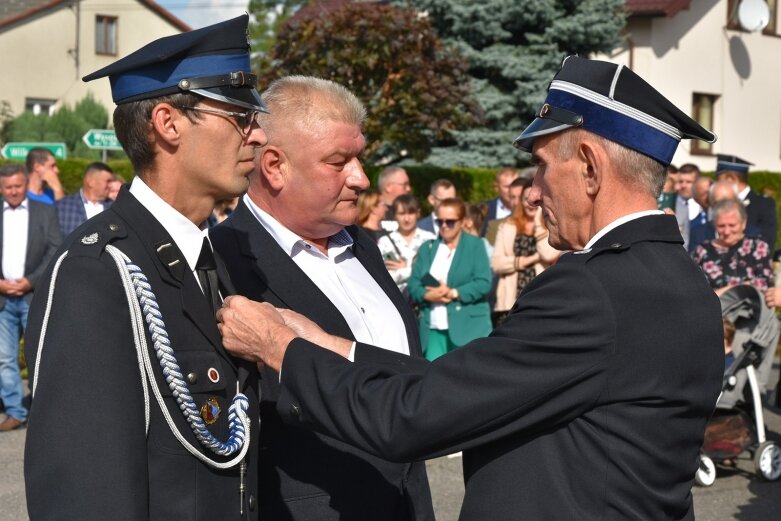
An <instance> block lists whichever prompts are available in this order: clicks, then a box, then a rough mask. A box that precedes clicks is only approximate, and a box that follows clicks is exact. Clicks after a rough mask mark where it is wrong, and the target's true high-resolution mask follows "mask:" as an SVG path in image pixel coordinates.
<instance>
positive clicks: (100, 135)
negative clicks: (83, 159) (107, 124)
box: [81, 128, 122, 150]
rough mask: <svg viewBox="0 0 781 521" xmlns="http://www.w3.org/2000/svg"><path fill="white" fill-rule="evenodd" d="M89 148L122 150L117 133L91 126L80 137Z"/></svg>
mask: <svg viewBox="0 0 781 521" xmlns="http://www.w3.org/2000/svg"><path fill="white" fill-rule="evenodd" d="M81 140H82V141H84V143H85V144H86V145H87V146H88V147H90V148H97V149H99V150H122V145H120V144H119V140H118V139H117V134H116V133H115V132H114V131H113V130H107V129H99V128H93V129H90V130H88V131H87V133H86V134H84V136H83V137H82V138H81Z"/></svg>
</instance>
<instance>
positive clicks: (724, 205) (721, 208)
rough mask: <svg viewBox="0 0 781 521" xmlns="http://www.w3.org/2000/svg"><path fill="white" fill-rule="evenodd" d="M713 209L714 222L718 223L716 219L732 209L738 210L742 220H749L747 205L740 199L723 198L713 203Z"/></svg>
mask: <svg viewBox="0 0 781 521" xmlns="http://www.w3.org/2000/svg"><path fill="white" fill-rule="evenodd" d="M711 211H712V212H713V213H712V214H711V215H712V216H713V223H714V224H715V223H716V219H718V218H719V217H721V216H722V215H724V214H726V213H729V212H732V211H736V212H738V217H740V221H741V222H746V221H747V220H748V214H747V213H746V207H745V206H743V201H741V200H740V199H722V200H721V201H719V202H717V203H716V204H714V205H713V207H712V208H711Z"/></svg>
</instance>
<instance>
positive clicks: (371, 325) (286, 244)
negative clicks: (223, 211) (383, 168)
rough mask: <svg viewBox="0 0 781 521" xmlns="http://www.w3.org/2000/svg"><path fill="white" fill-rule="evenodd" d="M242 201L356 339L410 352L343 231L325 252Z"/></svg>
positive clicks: (394, 314) (399, 324) (396, 317)
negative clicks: (338, 313) (319, 292)
mask: <svg viewBox="0 0 781 521" xmlns="http://www.w3.org/2000/svg"><path fill="white" fill-rule="evenodd" d="M244 204H246V205H247V207H248V208H249V209H250V211H251V212H252V214H253V215H254V216H255V218H256V219H257V220H258V222H260V224H261V226H263V228H265V229H266V231H268V232H269V234H270V235H271V237H273V238H274V241H276V243H277V244H278V245H279V247H280V248H282V250H283V251H284V252H285V253H286V254H287V255H289V256H290V258H291V259H292V260H293V262H295V263H296V265H298V267H299V268H301V270H302V271H303V272H304V273H305V274H306V275H307V276H308V277H309V279H310V280H311V281H312V282H313V283H314V284H315V286H317V287H318V288H319V289H320V291H322V292H323V294H324V295H325V296H326V297H327V298H328V300H330V301H331V303H332V304H333V305H334V306H335V307H336V308H337V309H338V310H339V312H340V313H341V314H342V316H343V317H344V319H345V321H346V322H347V324H348V326H349V327H350V331H352V333H353V336H354V337H355V339H356V340H357V341H358V342H363V343H367V344H371V345H375V346H378V347H382V348H384V349H387V350H389V351H395V352H398V353H403V354H405V355H409V354H410V350H409V342H408V341H407V330H406V328H405V327H404V321H403V320H402V318H401V315H400V314H399V312H398V310H397V309H396V306H394V305H393V302H391V300H390V298H388V295H386V294H385V292H384V291H383V290H382V288H380V286H379V284H377V281H375V280H374V278H373V277H372V276H371V275H370V274H369V272H368V271H366V268H364V267H363V265H362V264H361V263H360V261H358V259H356V258H355V255H353V250H352V246H353V240H352V237H350V234H348V233H347V232H346V231H345V230H341V231H340V232H339V233H337V234H336V235H333V236H331V237H330V238H329V240H328V254H327V255H325V254H323V253H322V252H321V251H320V250H319V249H317V247H316V246H315V245H313V244H310V243H309V242H307V241H305V240H304V239H302V238H301V237H299V236H298V235H296V234H295V233H293V232H292V231H290V230H289V229H287V228H285V227H284V226H283V225H282V224H281V223H280V222H279V221H277V220H276V219H275V218H274V217H272V216H271V215H270V214H268V213H266V212H264V211H263V210H261V209H260V208H259V207H258V206H257V205H256V204H255V203H254V202H253V201H252V199H250V197H249V196H248V195H245V196H244Z"/></svg>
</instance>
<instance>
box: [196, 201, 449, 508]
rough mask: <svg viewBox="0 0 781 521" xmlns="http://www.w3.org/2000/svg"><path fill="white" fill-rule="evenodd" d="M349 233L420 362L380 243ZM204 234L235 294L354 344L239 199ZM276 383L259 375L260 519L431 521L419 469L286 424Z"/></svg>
mask: <svg viewBox="0 0 781 521" xmlns="http://www.w3.org/2000/svg"><path fill="white" fill-rule="evenodd" d="M347 230H348V232H349V233H350V235H351V236H352V237H353V240H354V241H355V243H354V246H353V253H354V254H355V256H356V258H357V259H358V260H359V261H360V262H361V264H363V266H364V267H365V268H366V270H367V271H368V272H369V273H370V274H371V275H372V277H374V279H375V280H376V281H377V283H378V284H379V285H380V287H381V288H383V289H384V290H385V292H386V293H387V295H388V296H389V297H390V299H391V301H392V302H393V303H394V304H395V305H396V307H397V309H398V310H399V313H400V314H401V317H402V319H403V321H404V324H405V326H406V329H407V338H408V341H409V347H410V352H411V353H412V354H413V356H416V357H420V356H421V348H420V343H419V339H418V331H417V325H416V320H415V317H414V315H413V314H412V311H411V310H410V308H409V305H408V304H407V303H406V301H405V300H404V298H403V297H402V295H401V293H400V292H399V290H398V288H397V287H396V285H395V283H394V282H393V280H392V279H391V278H390V275H389V274H388V271H387V269H386V268H385V265H384V264H383V261H382V257H381V256H380V253H379V250H378V249H377V246H376V245H375V244H374V243H373V242H372V240H371V239H370V238H369V237H368V236H366V235H365V234H364V233H362V232H360V233H359V231H358V229H357V228H356V227H354V226H351V227H348V228H347ZM209 236H210V239H211V241H212V244H214V248H215V250H216V251H218V252H219V253H220V255H221V256H222V258H223V259H224V260H225V264H226V266H227V268H228V272H229V273H230V275H231V279H232V280H233V282H234V284H235V285H236V289H237V292H238V293H239V294H241V295H245V296H247V297H249V298H251V299H254V300H262V301H266V302H270V303H272V304H274V305H275V306H279V307H284V308H290V309H293V310H295V311H297V312H299V313H301V314H303V315H305V316H307V317H309V318H310V319H312V320H314V321H315V322H317V323H318V324H319V325H320V326H321V327H322V328H324V329H325V330H326V331H330V332H331V333H334V334H337V335H340V336H342V337H345V338H352V332H351V331H350V328H349V326H348V325H347V322H346V321H345V320H344V317H343V316H342V314H341V313H340V312H339V310H338V309H337V308H336V306H334V305H333V304H332V303H331V301H330V300H329V299H328V297H326V296H325V295H324V294H323V293H322V292H321V291H320V289H319V288H318V287H317V286H316V285H315V284H314V283H313V282H312V281H311V280H310V279H309V277H307V275H306V273H304V272H303V271H301V268H299V267H298V265H296V264H295V262H293V260H292V259H291V258H290V257H289V256H288V255H287V254H286V253H285V252H284V251H283V250H282V248H280V247H279V245H278V244H277V243H276V241H275V240H274V239H273V237H271V235H270V234H269V233H268V232H267V231H266V229H265V228H263V226H262V225H261V224H260V223H259V222H258V220H257V219H256V218H255V216H254V215H252V213H251V211H250V210H249V208H247V206H246V205H245V204H244V202H243V201H242V202H240V203H239V206H238V207H237V208H236V210H235V211H234V212H233V213H232V214H231V216H230V217H229V218H228V219H227V220H225V221H224V222H223V223H222V224H220V225H219V226H217V227H215V228H212V229H211V230H210V231H209ZM399 356H403V355H399ZM404 358H407V359H408V358H411V357H407V356H404ZM278 382H279V380H278V375H277V374H276V373H274V372H273V371H270V370H267V371H265V372H263V373H262V383H261V387H262V389H263V392H262V403H261V449H260V450H261V453H260V486H261V488H260V506H261V518H262V519H272V520H274V521H278V520H279V521H284V520H295V521H304V520H312V521H329V520H344V521H369V520H371V521H383V520H387V521H403V520H433V519H434V514H433V508H432V504H431V494H430V492H429V486H428V480H427V477H426V470H425V466H424V464H423V463H415V464H407V463H402V464H400V463H390V462H388V461H385V460H383V459H380V458H378V457H375V456H373V455H371V454H368V453H366V452H364V451H362V450H359V449H356V448H353V447H350V446H349V445H347V444H345V443H342V442H340V441H337V440H335V439H333V438H331V437H328V436H323V435H320V434H315V433H313V432H310V431H309V430H304V429H299V428H296V427H291V426H288V425H285V424H283V423H282V421H281V420H280V418H279V416H278V415H277V413H276V410H275V402H276V400H277V396H278V394H279V383H278ZM325 398H326V400H327V397H325Z"/></svg>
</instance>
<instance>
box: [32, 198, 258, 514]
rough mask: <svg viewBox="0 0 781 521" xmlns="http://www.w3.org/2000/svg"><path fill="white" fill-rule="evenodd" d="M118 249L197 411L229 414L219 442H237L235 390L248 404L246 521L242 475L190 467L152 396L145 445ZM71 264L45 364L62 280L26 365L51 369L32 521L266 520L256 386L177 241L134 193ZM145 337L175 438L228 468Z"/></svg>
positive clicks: (42, 298)
mask: <svg viewBox="0 0 781 521" xmlns="http://www.w3.org/2000/svg"><path fill="white" fill-rule="evenodd" d="M84 237H87V239H85V240H82V238H84ZM107 244H112V245H114V246H116V247H117V248H119V249H120V250H122V251H123V252H124V253H125V254H126V255H127V256H128V257H129V258H130V260H131V261H133V262H134V263H135V264H136V265H138V266H139V267H140V268H141V270H142V271H143V273H144V274H145V275H146V277H147V278H148V280H149V283H150V285H151V287H152V291H153V292H154V293H155V295H156V297H157V301H158V304H159V309H160V312H161V315H162V320H163V321H164V322H165V325H166V328H167V332H168V336H169V338H170V341H171V345H172V347H173V348H174V352H175V357H176V359H177V362H178V365H179V367H180V368H181V372H182V374H183V375H184V377H185V379H186V380H187V382H188V386H189V389H190V392H191V393H192V396H193V398H194V401H195V404H196V407H198V408H200V407H202V404H205V403H206V401H207V400H208V399H210V398H211V399H213V400H216V402H217V404H218V407H219V415H218V416H217V420H216V422H214V423H213V424H212V425H209V426H208V429H209V430H210V432H211V433H212V434H214V435H215V436H216V437H217V438H218V439H219V440H221V441H223V442H224V441H226V440H227V438H228V431H229V426H228V408H229V406H230V402H231V400H232V398H233V396H234V394H235V393H236V388H237V380H239V386H240V387H241V389H242V392H243V393H244V394H246V395H247V397H248V399H249V402H250V407H249V411H248V414H249V417H250V420H251V426H252V427H251V429H250V430H251V432H250V440H251V446H250V450H249V452H248V454H247V461H248V465H247V477H246V487H247V492H246V494H245V498H244V507H243V510H244V515H243V516H240V514H239V511H240V504H239V503H240V499H239V498H240V496H239V484H240V479H239V468H238V465H237V466H236V467H233V468H230V469H226V470H215V469H213V468H212V467H210V466H209V465H207V464H206V463H203V462H201V461H200V460H199V459H196V457H195V456H193V455H192V454H190V453H189V452H188V451H187V450H186V449H185V448H184V447H183V446H182V444H181V443H180V442H179V441H178V440H177V439H176V438H175V437H174V434H173V433H172V430H171V428H170V427H169V425H168V423H167V421H166V420H165V419H164V417H163V415H162V413H161V409H160V407H159V406H158V403H157V400H156V398H155V396H154V393H153V392H152V389H151V388H150V390H149V411H150V420H149V421H150V425H149V432H148V434H146V433H145V417H144V416H145V407H144V392H143V388H142V384H141V376H140V371H139V360H138V358H137V355H136V349H135V345H134V341H133V332H132V329H131V320H130V314H129V311H128V302H127V298H126V296H125V291H124V289H123V286H122V284H121V279H120V275H119V273H118V271H117V267H116V265H115V263H114V260H113V259H112V257H111V256H110V255H109V253H108V252H106V251H105V247H106V245H107ZM165 244H170V245H171V246H168V247H165V246H164V245H165ZM65 250H68V255H67V256H66V257H65V260H64V261H63V262H62V264H61V266H60V268H59V274H58V275H57V279H56V284H55V291H54V294H53V300H52V306H51V315H50V318H49V321H48V326H47V329H46V332H45V342H44V345H43V348H42V351H41V350H39V339H40V337H41V334H42V331H41V328H42V323H43V317H44V312H45V308H46V304H47V300H48V297H49V283H50V275H51V269H52V267H51V266H50V268H49V272H48V273H47V274H46V276H45V277H44V280H45V282H44V283H43V284H42V285H41V288H40V289H39V290H37V291H36V298H35V299H33V305H32V308H31V311H30V320H29V329H28V333H27V341H26V347H27V354H28V359H27V362H28V365H29V367H30V368H34V367H36V364H37V363H38V362H40V367H39V368H38V371H37V376H36V378H35V380H34V381H33V382H32V386H34V388H35V394H34V398H33V402H32V408H31V411H30V418H29V429H28V432H27V445H26V447H25V483H26V488H27V508H28V511H29V514H30V519H31V521H39V520H55V519H61V520H68V521H74V520H79V521H90V520H95V521H98V520H101V521H104V520H107V519H111V520H112V521H122V520H127V521H130V520H133V521H136V520H155V521H173V520H176V521H215V520H228V519H237V520H239V519H245V520H257V519H258V508H257V492H256V491H257V487H258V480H257V471H256V469H257V443H258V428H257V427H258V423H257V417H258V399H257V372H256V371H255V370H254V369H253V368H252V367H251V366H250V367H249V368H248V367H247V366H246V365H242V366H237V364H236V361H235V360H233V359H232V358H230V357H229V356H228V355H227V354H226V353H225V351H224V350H223V348H222V345H221V339H220V335H219V332H218V330H217V327H216V322H215V318H214V314H213V312H212V310H211V306H210V304H209V303H208V302H207V300H206V297H205V296H204V295H203V293H202V292H201V289H200V287H199V286H198V283H197V282H196V279H195V277H194V276H193V274H192V272H191V271H190V270H189V268H188V266H187V263H186V261H185V259H184V256H183V255H182V253H181V252H180V251H179V249H178V248H177V246H176V245H175V244H174V243H173V240H172V239H171V237H170V236H169V235H168V233H167V232H166V231H165V229H164V228H163V227H162V226H161V225H160V223H159V222H158V221H157V220H156V219H155V218H154V217H153V216H152V214H150V213H149V212H148V211H147V210H146V209H145V208H144V207H143V206H142V205H141V204H140V203H139V202H138V201H137V200H136V198H135V197H134V196H133V195H132V194H131V193H129V192H128V190H127V189H126V188H123V189H122V191H121V192H120V195H119V197H118V200H117V202H116V203H115V204H114V205H112V207H111V208H110V209H109V210H106V211H104V212H102V213H101V214H100V215H98V216H96V217H95V218H94V219H91V220H90V221H88V222H86V223H85V224H84V225H82V226H81V227H80V228H78V229H77V230H76V231H75V232H74V233H73V234H72V235H71V236H70V238H69V240H68V241H67V242H66V243H65V244H64V245H63V247H62V248H61V250H60V251H59V252H58V253H57V254H56V255H55V259H57V258H59V257H60V254H61V253H62V252H63V251H65ZM177 261H178V262H177ZM223 273H224V268H223ZM223 289H224V290H227V287H225V288H223ZM144 327H145V330H146V331H147V334H146V340H147V344H148V346H149V348H148V351H149V356H150V358H151V362H152V366H153V367H154V373H155V379H156V382H157V386H158V388H159V389H160V390H161V392H162V395H163V397H164V400H165V404H166V408H167V410H168V412H169V414H170V416H171V418H172V419H173V423H174V424H175V426H176V429H177V430H178V431H179V432H180V433H182V434H183V436H184V438H185V439H186V440H187V441H188V442H189V443H190V444H191V445H193V446H194V447H196V448H198V450H199V451H200V452H201V453H202V454H205V455H208V456H210V457H211V458H212V459H216V460H217V461H228V460H229V459H230V458H228V457H221V456H217V455H215V454H213V453H212V452H211V451H210V450H209V449H206V448H204V447H203V446H202V445H201V444H200V443H199V442H198V441H197V440H196V438H195V436H194V435H193V433H192V431H191V429H190V427H189V426H188V425H187V423H186V421H185V419H184V416H183V415H182V413H181V412H180V410H179V407H178V405H177V404H176V402H175V400H174V398H173V396H172V392H171V390H170V389H169V388H168V385H167V384H166V383H165V380H164V379H163V377H162V371H161V370H160V365H159V363H158V361H157V358H156V356H155V353H154V350H153V348H152V345H153V343H152V339H151V338H150V336H149V333H148V329H147V328H146V325H145V326H144ZM39 359H40V360H39ZM210 370H214V371H216V374H215V372H214V371H210ZM208 372H211V377H212V378H209V376H208ZM36 386H37V387H36ZM212 412H213V413H217V412H218V411H216V410H214V409H212Z"/></svg>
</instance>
